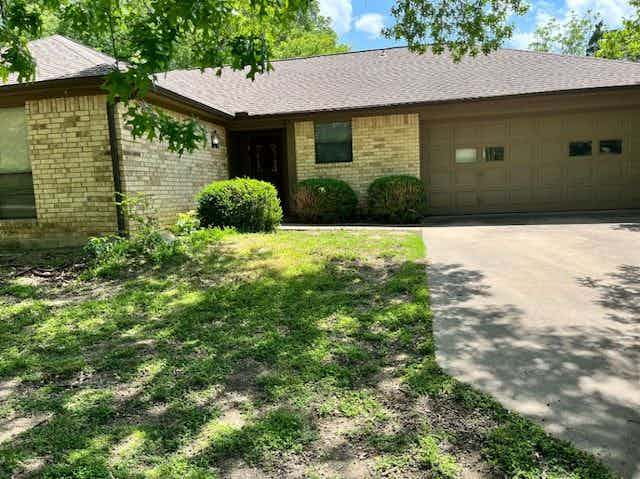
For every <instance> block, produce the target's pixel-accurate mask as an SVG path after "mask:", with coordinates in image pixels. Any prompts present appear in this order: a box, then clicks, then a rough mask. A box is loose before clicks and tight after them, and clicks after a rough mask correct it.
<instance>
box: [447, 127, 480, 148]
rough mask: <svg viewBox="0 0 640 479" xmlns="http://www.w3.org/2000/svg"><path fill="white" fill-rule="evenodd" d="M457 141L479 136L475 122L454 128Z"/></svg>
mask: <svg viewBox="0 0 640 479" xmlns="http://www.w3.org/2000/svg"><path fill="white" fill-rule="evenodd" d="M453 134H454V141H455V142H456V143H466V142H469V141H474V140H476V139H477V138H478V126H477V125H475V124H471V125H465V126H456V127H455V128H454V130H453Z"/></svg>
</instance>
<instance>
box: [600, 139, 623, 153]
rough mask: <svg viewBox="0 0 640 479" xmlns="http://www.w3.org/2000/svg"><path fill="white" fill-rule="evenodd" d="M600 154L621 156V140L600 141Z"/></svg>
mask: <svg viewBox="0 0 640 479" xmlns="http://www.w3.org/2000/svg"><path fill="white" fill-rule="evenodd" d="M600 153H608V154H611V155H621V154H622V140H600Z"/></svg>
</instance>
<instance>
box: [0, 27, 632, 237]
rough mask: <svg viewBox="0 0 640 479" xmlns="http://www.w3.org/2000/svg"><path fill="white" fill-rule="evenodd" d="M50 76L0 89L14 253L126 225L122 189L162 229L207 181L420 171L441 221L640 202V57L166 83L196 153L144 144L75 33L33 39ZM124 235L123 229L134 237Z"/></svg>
mask: <svg viewBox="0 0 640 479" xmlns="http://www.w3.org/2000/svg"><path fill="white" fill-rule="evenodd" d="M29 47H30V50H31V51H32V54H33V56H34V57H35V59H36V62H37V75H36V80H35V81H34V82H32V83H28V84H19V83H17V81H16V80H15V79H13V78H10V80H9V82H8V83H7V84H5V85H2V86H0V118H1V119H2V120H3V128H2V129H1V130H0V244H3V245H8V244H14V245H15V244H27V243H47V244H69V243H78V242H81V241H84V240H85V239H86V237H87V236H90V235H98V234H107V233H114V232H116V231H118V228H119V222H120V223H121V218H118V215H117V212H116V208H115V205H114V197H115V194H116V192H123V193H129V194H131V193H145V194H148V195H149V197H150V198H151V200H152V202H153V204H154V207H155V210H156V211H157V213H158V216H159V219H160V221H161V223H162V224H165V225H166V224H170V223H171V222H173V221H174V219H175V217H176V215H177V213H179V212H182V211H187V210H189V209H192V208H193V207H194V196H195V194H196V193H197V191H198V190H199V189H200V188H201V187H202V186H204V185H205V184H207V183H209V182H211V181H214V180H217V179H223V178H228V177H230V176H231V177H233V176H251V177H256V178H261V179H265V180H267V181H271V182H272V183H274V184H275V185H276V187H277V188H278V190H279V192H280V195H281V198H282V200H283V203H284V205H285V208H286V207H287V206H288V204H289V201H290V198H291V194H292V192H293V190H294V188H295V184H296V182H297V181H299V180H301V179H305V178H311V177H331V178H339V179H343V180H345V181H347V182H348V183H350V184H351V185H352V186H353V188H354V189H355V191H356V192H357V193H358V195H359V196H360V198H361V200H363V201H364V199H365V196H366V190H367V187H368V185H369V184H370V183H371V182H372V181H373V180H374V179H375V178H377V177H379V176H383V175H387V174H410V175H414V176H417V177H419V178H421V179H422V180H423V182H424V184H425V186H426V189H427V193H428V203H429V208H430V212H431V213H432V214H466V213H487V212H519V211H571V210H593V209H616V208H637V207H640V188H638V184H639V181H640V64H635V63H631V62H623V61H612V60H602V59H595V58H590V57H571V56H562V55H556V54H548V53H534V52H528V51H518V50H509V49H503V50H499V51H497V52H495V53H493V54H490V55H488V56H479V57H476V58H466V59H464V60H463V61H461V62H460V63H454V62H452V61H451V59H450V58H449V57H447V56H446V55H443V56H435V55H432V54H429V53H427V54H425V55H414V54H412V53H410V52H408V50H407V49H405V48H391V49H384V50H371V51H365V52H355V53H346V54H337V55H325V56H318V57H311V58H303V59H292V60H281V61H276V62H274V71H273V72H271V73H269V74H265V75H262V76H260V77H258V78H257V79H256V81H254V82H251V81H249V80H247V79H246V78H245V77H244V73H243V72H234V71H230V70H225V71H224V72H223V74H222V76H221V77H218V76H216V75H215V73H214V72H213V71H205V72H204V73H202V72H200V71H199V70H180V71H172V72H168V73H166V74H162V75H159V78H158V82H157V86H156V88H155V89H154V91H153V92H152V94H151V95H150V96H149V101H150V102H152V103H154V104H156V105H158V106H160V107H162V108H164V109H165V110H166V111H168V112H170V113H171V114H173V115H175V116H177V117H186V116H190V117H196V118H198V120H199V121H200V122H201V123H202V125H203V126H204V127H205V129H206V131H207V132H208V136H209V141H208V146H207V147H206V148H203V149H200V150H198V151H196V152H194V153H192V154H187V153H185V154H184V155H183V156H182V157H178V156H177V155H175V154H172V153H170V152H169V151H168V150H167V149H166V148H165V146H164V145H162V144H158V143H150V142H148V141H146V140H143V139H135V140H134V139H133V138H132V136H131V134H130V131H129V130H128V129H127V127H126V125H125V124H124V121H123V111H122V107H121V106H120V105H118V104H116V105H115V106H109V105H108V104H107V100H106V97H105V95H104V93H103V92H102V91H101V89H100V84H101V82H102V80H103V78H104V75H105V74H106V73H107V72H108V71H109V69H110V68H113V64H114V60H113V59H112V58H110V57H108V56H107V55H104V54H102V53H99V52H96V51H95V50H92V49H90V48H88V47H86V46H84V45H80V44H78V43H76V42H73V41H71V40H69V39H67V38H65V37H62V36H58V35H56V36H52V37H48V38H44V39H41V40H36V41H33V42H31V43H30V45H29ZM121 226H122V225H121V224H120V227H121Z"/></svg>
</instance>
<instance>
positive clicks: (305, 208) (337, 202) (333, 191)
mask: <svg viewBox="0 0 640 479" xmlns="http://www.w3.org/2000/svg"><path fill="white" fill-rule="evenodd" d="M357 207H358V197H357V196H356V193H355V191H353V189H352V188H351V187H350V186H349V185H348V184H347V183H345V182H344V181H340V180H334V179H328V178H327V179H325V178H312V179H308V180H303V181H301V182H300V183H298V188H297V190H296V194H295V211H296V214H297V216H298V217H299V218H300V219H301V220H303V221H311V222H333V221H345V220H349V219H351V218H353V217H354V216H355V214H356V208H357Z"/></svg>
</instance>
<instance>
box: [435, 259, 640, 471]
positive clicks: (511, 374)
mask: <svg viewBox="0 0 640 479" xmlns="http://www.w3.org/2000/svg"><path fill="white" fill-rule="evenodd" d="M428 272H429V286H430V293H431V303H432V310H433V314H434V329H435V336H436V342H437V346H438V360H439V362H440V363H441V364H442V365H443V367H444V368H445V370H446V371H448V372H450V373H452V374H453V375H455V376H456V377H458V378H461V379H463V380H464V381H467V382H469V383H471V384H473V385H475V386H478V387H479V388H480V389H482V390H484V391H487V392H490V393H491V394H493V395H494V396H496V397H497V398H498V399H499V400H500V401H501V402H503V404H505V405H507V406H508V407H511V408H514V409H517V410H518V411H520V412H523V413H524V414H525V415H527V416H529V417H531V418H534V419H536V420H537V421H538V422H539V423H540V424H543V425H545V427H546V429H547V430H548V431H550V432H552V433H553V434H555V435H557V436H559V437H561V438H565V439H569V440H571V441H573V442H575V443H576V444H577V445H578V446H580V447H583V448H585V447H590V448H591V449H592V450H595V452H596V453H597V455H599V456H600V457H602V458H603V459H604V460H605V462H609V463H610V464H611V465H612V466H614V467H615V468H616V469H618V470H619V471H620V472H621V473H622V475H623V476H624V477H627V478H630V477H634V474H637V473H638V472H639V468H640V456H639V455H638V452H639V451H640V410H639V409H638V407H637V406H638V404H637V400H638V397H637V391H638V390H637V385H638V380H639V377H638V368H637V365H638V364H640V349H639V347H640V346H639V343H638V338H639V336H638V329H637V325H638V324H639V323H640V314H639V309H638V298H639V297H640V295H638V284H640V269H638V268H637V267H636V266H629V265H626V266H621V267H620V269H619V270H618V271H617V272H615V273H612V274H611V275H609V276H608V277H607V278H605V279H593V278H582V279H580V280H579V281H580V284H582V285H584V286H585V287H591V288H596V289H597V290H598V291H599V292H600V294H601V296H600V299H599V300H598V301H599V304H601V305H602V306H603V307H605V308H607V309H608V310H610V313H609V316H608V317H607V318H608V319H615V321H609V320H608V319H607V320H605V321H602V322H601V323H599V322H598V321H595V322H594V323H593V324H592V325H590V326H588V327H571V328H567V327H558V328H555V327H550V326H542V325H541V326H537V325H533V326H532V325H531V324H530V323H526V322H525V321H524V317H523V315H524V314H525V313H524V312H523V311H522V310H520V309H519V308H518V307H517V306H515V305H509V304H506V305H502V304H495V301H493V298H492V296H491V290H490V288H489V287H488V285H487V284H486V283H485V282H484V280H485V278H484V275H483V273H482V272H481V271H477V270H469V269H466V268H465V267H464V266H463V265H459V264H431V265H430V266H429V268H428ZM558 321H559V326H561V322H562V318H558ZM634 396H635V397H634Z"/></svg>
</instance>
